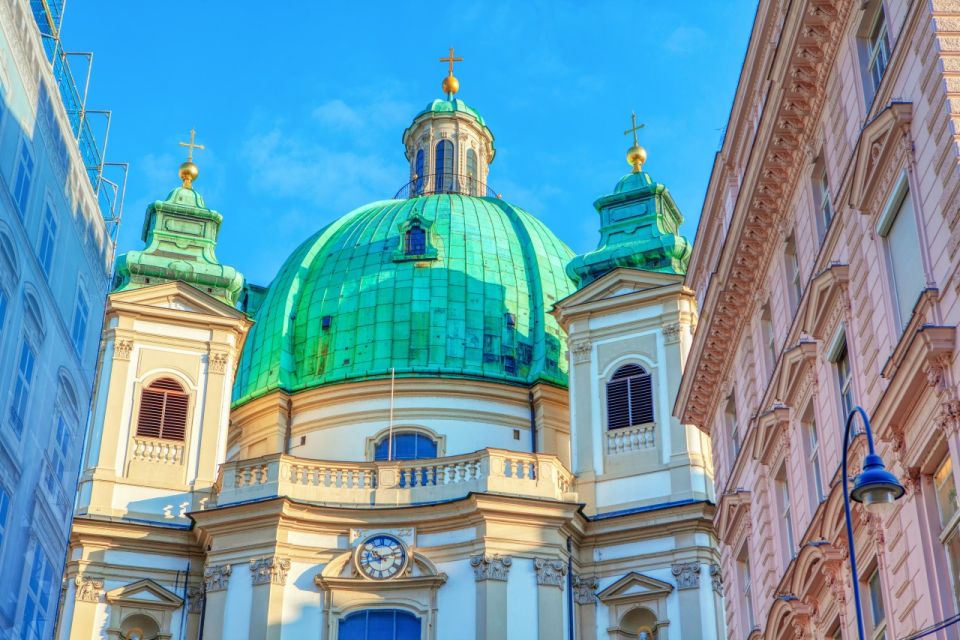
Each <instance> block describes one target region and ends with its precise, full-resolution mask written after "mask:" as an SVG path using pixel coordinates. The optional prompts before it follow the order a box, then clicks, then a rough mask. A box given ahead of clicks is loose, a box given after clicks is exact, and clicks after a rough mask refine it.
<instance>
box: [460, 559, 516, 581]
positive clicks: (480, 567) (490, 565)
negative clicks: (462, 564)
mask: <svg viewBox="0 0 960 640" xmlns="http://www.w3.org/2000/svg"><path fill="white" fill-rule="evenodd" d="M512 564H513V559H512V558H510V556H501V555H500V554H499V553H495V554H493V555H487V554H485V553H484V554H480V555H478V556H472V557H471V558H470V566H471V567H473V575H474V578H476V581H477V582H483V581H484V580H499V581H501V582H506V581H507V573H508V572H509V571H510V565H512Z"/></svg>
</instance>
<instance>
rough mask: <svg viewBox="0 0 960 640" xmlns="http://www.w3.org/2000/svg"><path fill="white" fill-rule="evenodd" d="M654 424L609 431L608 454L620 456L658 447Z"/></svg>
mask: <svg viewBox="0 0 960 640" xmlns="http://www.w3.org/2000/svg"><path fill="white" fill-rule="evenodd" d="M654 426H655V425H654V424H653V423H650V424H642V425H639V426H636V427H624V428H623V429H610V430H608V431H607V453H608V454H614V455H615V454H618V453H628V452H630V451H641V450H643V449H652V448H653V447H654V446H655V445H656V441H655V439H654Z"/></svg>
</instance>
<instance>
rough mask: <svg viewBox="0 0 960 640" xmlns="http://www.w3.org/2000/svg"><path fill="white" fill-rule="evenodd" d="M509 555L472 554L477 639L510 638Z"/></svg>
mask: <svg viewBox="0 0 960 640" xmlns="http://www.w3.org/2000/svg"><path fill="white" fill-rule="evenodd" d="M512 564H513V560H512V559H511V558H510V556H501V555H499V554H494V555H486V554H484V555H479V556H473V557H472V558H470V566H471V567H473V575H474V578H475V579H476V582H477V640H507V576H508V574H509V572H510V565H512Z"/></svg>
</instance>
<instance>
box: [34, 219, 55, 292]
mask: <svg viewBox="0 0 960 640" xmlns="http://www.w3.org/2000/svg"><path fill="white" fill-rule="evenodd" d="M56 244H57V220H56V218H54V217H53V210H52V209H51V208H50V207H49V206H47V208H46V210H45V211H44V214H43V229H41V231H40V244H39V246H38V247H37V260H39V261H40V266H41V267H43V272H44V273H45V274H47V275H48V276H49V275H50V267H51V266H52V265H53V254H54V250H55V249H56Z"/></svg>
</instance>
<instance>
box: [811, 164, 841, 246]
mask: <svg viewBox="0 0 960 640" xmlns="http://www.w3.org/2000/svg"><path fill="white" fill-rule="evenodd" d="M810 183H811V185H812V187H813V203H814V208H815V210H816V214H815V215H816V218H817V235H818V238H819V241H820V242H821V243H822V242H823V239H824V238H826V237H827V231H829V230H830V226H831V225H832V224H833V220H834V218H835V217H836V211H834V209H833V197H832V196H831V195H830V175H829V174H828V173H827V163H826V160H825V159H824V156H823V154H822V153H821V154H820V156H819V157H818V158H817V160H816V162H814V164H813V173H812V175H811V176H810Z"/></svg>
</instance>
